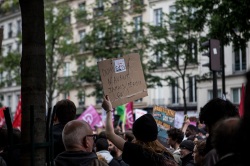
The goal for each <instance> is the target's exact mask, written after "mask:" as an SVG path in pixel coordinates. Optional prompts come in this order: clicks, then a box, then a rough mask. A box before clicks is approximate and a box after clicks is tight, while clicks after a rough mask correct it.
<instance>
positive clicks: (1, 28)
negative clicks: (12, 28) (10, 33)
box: [0, 25, 4, 39]
mask: <svg viewBox="0 0 250 166" xmlns="http://www.w3.org/2000/svg"><path fill="white" fill-rule="evenodd" d="M3 29H4V28H3V25H2V26H1V27H0V35H3V36H2V39H4V31H3Z"/></svg>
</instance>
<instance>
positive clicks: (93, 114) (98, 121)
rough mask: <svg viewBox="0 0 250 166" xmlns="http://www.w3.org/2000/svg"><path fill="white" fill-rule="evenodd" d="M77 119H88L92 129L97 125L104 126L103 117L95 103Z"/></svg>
mask: <svg viewBox="0 0 250 166" xmlns="http://www.w3.org/2000/svg"><path fill="white" fill-rule="evenodd" d="M77 119H78V120H84V121H86V122H87V123H88V124H89V125H90V126H91V128H92V129H95V126H97V127H100V126H103V123H102V118H101V116H100V115H99V114H98V112H97V111H96V109H95V108H94V106H93V105H90V106H89V107H88V108H87V109H86V110H85V111H84V112H83V113H82V114H81V115H80V116H79V117H78V118H77Z"/></svg>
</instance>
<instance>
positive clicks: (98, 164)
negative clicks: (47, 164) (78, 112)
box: [55, 120, 108, 166]
mask: <svg viewBox="0 0 250 166" xmlns="http://www.w3.org/2000/svg"><path fill="white" fill-rule="evenodd" d="M95 139H96V135H94V134H93V131H92V129H91V127H90V125H89V124H88V123H87V122H85V121H80V120H72V121H70V122H68V123H67V124H66V125H65V127H64V129H63V132H62V140H63V144H64V146H65V149H66V151H64V152H62V153H60V154H59V155H57V157H56V158H55V165H56V166H108V164H106V163H104V162H103V161H100V160H98V158H97V155H96V153H94V152H93V147H94V142H95Z"/></svg>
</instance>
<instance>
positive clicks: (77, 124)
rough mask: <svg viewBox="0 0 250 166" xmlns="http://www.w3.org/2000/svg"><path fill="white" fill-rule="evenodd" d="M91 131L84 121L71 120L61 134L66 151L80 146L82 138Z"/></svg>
mask: <svg viewBox="0 0 250 166" xmlns="http://www.w3.org/2000/svg"><path fill="white" fill-rule="evenodd" d="M91 131H92V130H91V129H90V126H89V125H88V124H87V123H86V122H85V121H80V120H72V121H70V122H68V123H67V124H66V125H65V127H64V129H63V132H62V140H63V144H64V147H65V149H66V150H71V149H73V148H75V147H76V146H79V145H82V141H83V138H84V137H85V136H86V135H87V134H88V133H90V132H91Z"/></svg>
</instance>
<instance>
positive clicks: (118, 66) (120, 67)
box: [114, 59, 126, 73]
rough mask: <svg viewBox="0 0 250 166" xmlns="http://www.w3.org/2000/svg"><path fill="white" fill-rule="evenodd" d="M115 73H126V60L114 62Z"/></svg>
mask: <svg viewBox="0 0 250 166" xmlns="http://www.w3.org/2000/svg"><path fill="white" fill-rule="evenodd" d="M114 64H115V73H120V72H124V71H126V65H125V61H124V59H118V60H114Z"/></svg>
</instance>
